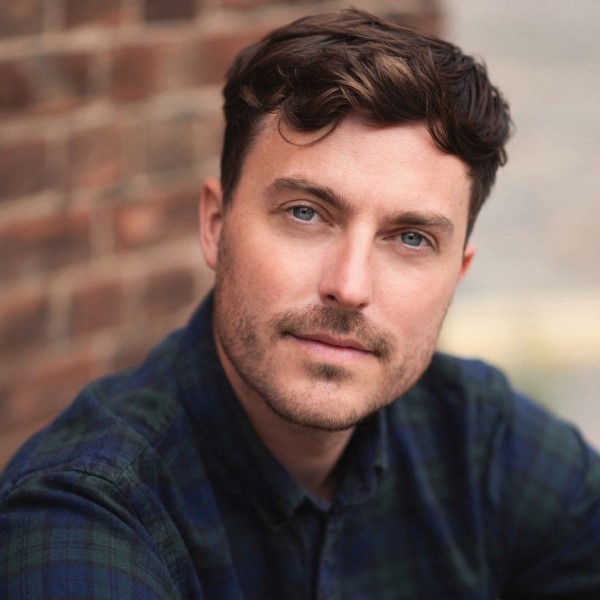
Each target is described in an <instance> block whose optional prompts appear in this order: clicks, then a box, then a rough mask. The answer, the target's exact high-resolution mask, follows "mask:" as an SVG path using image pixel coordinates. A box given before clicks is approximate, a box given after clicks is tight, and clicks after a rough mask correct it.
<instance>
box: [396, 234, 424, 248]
mask: <svg viewBox="0 0 600 600" xmlns="http://www.w3.org/2000/svg"><path fill="white" fill-rule="evenodd" d="M400 239H401V240H402V243H403V244H406V245H407V246H412V247H414V248H418V247H419V246H421V245H422V244H423V243H427V238H426V237H425V236H423V235H421V234H420V233H417V232H416V231H406V232H404V233H401V234H400Z"/></svg>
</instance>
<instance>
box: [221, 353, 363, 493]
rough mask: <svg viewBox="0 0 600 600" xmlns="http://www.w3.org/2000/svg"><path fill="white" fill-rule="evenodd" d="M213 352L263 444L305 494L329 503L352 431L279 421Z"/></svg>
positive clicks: (284, 420) (225, 359)
mask: <svg viewBox="0 0 600 600" xmlns="http://www.w3.org/2000/svg"><path fill="white" fill-rule="evenodd" d="M217 350H218V353H219V357H220V359H221V364H222V365H223V368H224V370H225V373H226V375H227V378H228V379H229V382H230V384H231V386H232V388H233V390H234V391H235V393H236V395H237V397H238V399H239V401H240V404H241V406H242V408H243V409H244V411H245V412H246V414H247V416H248V418H249V419H250V422H251V423H252V426H253V427H254V430H255V431H256V433H257V434H258V436H259V437H260V438H261V440H262V441H263V443H264V444H265V445H266V446H267V448H268V449H269V450H270V451H271V453H272V454H273V456H274V457H275V458H276V459H277V460H278V461H279V462H280V463H281V464H282V465H283V466H284V467H285V468H286V469H287V471H288V472H289V473H290V475H291V476H292V477H293V478H294V479H295V480H296V482H297V483H299V484H300V485H301V486H302V487H304V489H305V490H307V491H308V492H309V493H311V494H312V495H313V496H316V497H317V498H321V499H323V500H332V499H333V497H334V495H335V493H336V491H337V489H338V485H339V480H340V472H339V471H340V470H339V461H340V458H341V456H342V454H343V453H344V450H345V449H346V446H347V445H348V442H349V441H350V438H351V437H352V433H353V432H354V428H351V429H347V430H343V431H324V430H319V429H313V428H310V427H305V426H302V425H298V424H295V423H292V422H290V421H288V420H286V419H284V418H283V417H280V416H279V415H278V414H276V413H275V412H274V411H273V410H272V409H271V408H270V407H269V406H268V405H267V403H266V402H265V401H264V399H263V398H262V397H261V396H260V395H259V394H258V393H257V392H256V391H255V390H254V389H252V388H250V386H248V385H247V384H246V383H245V382H244V381H243V379H242V378H241V377H240V376H239V375H238V373H237V372H236V371H235V368H234V367H233V365H231V363H230V362H229V360H228V359H227V357H226V356H225V354H224V352H222V350H221V348H220V345H219V344H217Z"/></svg>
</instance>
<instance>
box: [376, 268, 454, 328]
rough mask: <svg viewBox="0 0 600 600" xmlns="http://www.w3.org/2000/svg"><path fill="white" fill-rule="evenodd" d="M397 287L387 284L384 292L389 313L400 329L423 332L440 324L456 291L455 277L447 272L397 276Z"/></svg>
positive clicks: (387, 312)
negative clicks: (443, 273)
mask: <svg viewBox="0 0 600 600" xmlns="http://www.w3.org/2000/svg"><path fill="white" fill-rule="evenodd" d="M395 281H396V282H397V283H396V284H395V285H394V286H385V287H384V289H383V291H382V294H383V298H385V299H387V301H385V300H384V304H385V306H386V309H385V314H387V315H393V317H392V323H393V326H396V327H397V330H398V331H404V332H405V333H408V332H410V333H411V334H412V335H419V333H420V332H421V333H425V332H428V331H431V330H432V329H436V328H438V327H439V325H440V323H441V321H442V320H443V318H444V316H445V314H446V311H447V309H448V306H449V304H450V302H451V300H452V297H453V295H454V290H455V287H456V285H455V280H454V278H453V277H449V276H448V274H447V273H446V274H445V275H444V276H441V274H440V276H439V277H433V276H432V274H431V273H428V274H427V273H422V274H420V275H418V276H417V275H415V274H414V273H413V276H412V277H406V276H405V277H396V278H395Z"/></svg>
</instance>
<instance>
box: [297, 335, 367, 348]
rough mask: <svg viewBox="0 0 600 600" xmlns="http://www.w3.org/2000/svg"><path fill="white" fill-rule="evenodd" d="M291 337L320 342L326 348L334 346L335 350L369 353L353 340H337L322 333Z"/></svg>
mask: <svg viewBox="0 0 600 600" xmlns="http://www.w3.org/2000/svg"><path fill="white" fill-rule="evenodd" d="M292 335H294V337H296V338H298V339H300V340H306V341H308V342H320V343H321V344H327V345H328V346H335V347H337V348H342V349H344V348H349V349H351V350H360V351H361V352H370V350H369V349H368V348H366V347H365V346H364V345H363V344H361V343H360V342H359V341H358V340H355V339H354V338H348V337H344V338H339V337H334V336H331V335H327V334H324V333H315V334H301V335H297V334H292Z"/></svg>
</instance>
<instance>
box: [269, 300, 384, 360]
mask: <svg viewBox="0 0 600 600" xmlns="http://www.w3.org/2000/svg"><path fill="white" fill-rule="evenodd" d="M272 324H273V325H274V327H275V331H276V332H277V333H278V334H279V335H285V334H292V335H295V336H297V337H302V336H303V335H309V334H315V333H322V334H329V335H332V336H351V337H353V338H355V339H356V340H357V341H358V342H360V343H361V344H362V345H363V346H364V347H365V348H368V349H369V351H370V352H372V353H373V354H374V355H375V356H377V357H378V358H381V359H386V358H387V357H389V356H390V355H391V354H392V352H393V349H394V344H393V342H392V338H391V336H390V335H388V334H386V333H385V332H383V331H381V329H380V328H379V327H377V326H375V325H373V324H372V323H371V322H370V320H369V319H368V318H367V317H366V316H365V315H364V314H363V313H362V312H359V311H355V310H343V309H340V308H336V307H334V306H309V307H307V308H299V309H290V310H288V311H285V312H284V313H282V314H281V315H279V316H277V317H276V318H275V319H273V323H272Z"/></svg>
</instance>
